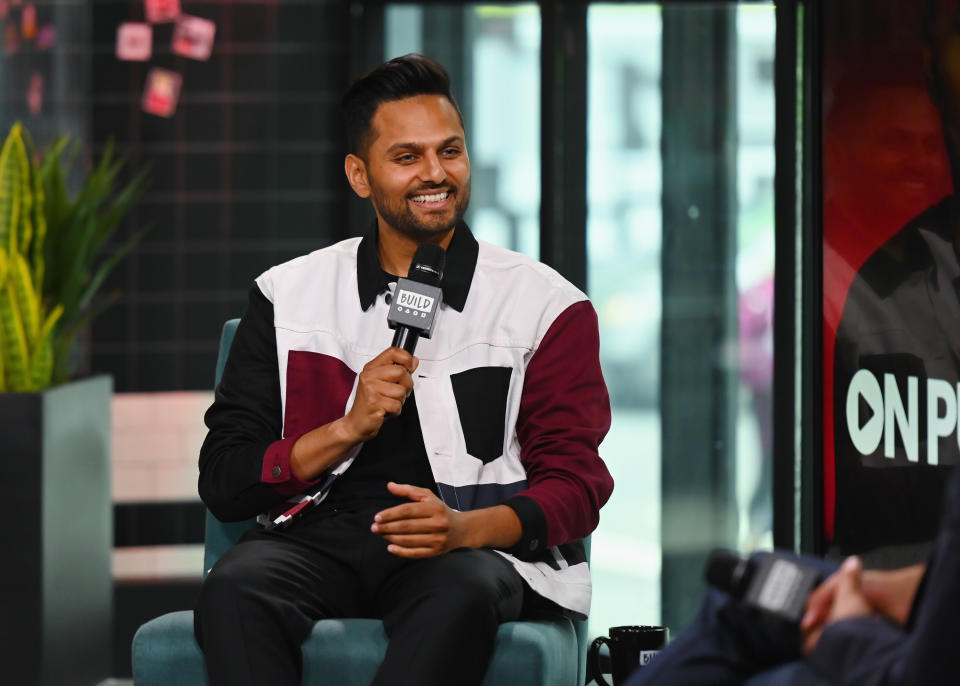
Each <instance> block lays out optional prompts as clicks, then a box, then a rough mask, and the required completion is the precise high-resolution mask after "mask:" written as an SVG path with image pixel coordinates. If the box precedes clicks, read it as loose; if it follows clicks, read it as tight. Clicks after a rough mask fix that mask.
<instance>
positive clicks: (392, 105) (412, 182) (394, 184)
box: [347, 95, 470, 242]
mask: <svg viewBox="0 0 960 686" xmlns="http://www.w3.org/2000/svg"><path fill="white" fill-rule="evenodd" d="M372 127H373V142H372V143H371V144H370V147H369V149H368V150H367V154H366V160H364V161H363V163H362V167H363V169H362V170H361V172H360V173H361V176H362V178H360V177H355V176H353V175H352V174H351V171H350V166H349V157H348V168H347V176H348V178H349V179H350V182H351V185H352V186H353V188H354V190H355V191H356V192H357V194H358V195H360V197H369V198H370V200H371V202H372V203H373V207H374V210H376V213H377V218H378V220H379V224H380V228H381V230H388V231H389V230H392V231H395V232H397V233H399V234H402V235H404V236H406V237H408V238H411V239H413V240H415V241H417V242H421V241H425V240H435V239H436V238H437V237H442V236H443V235H445V234H446V233H448V232H449V231H450V230H451V229H452V228H453V227H454V226H455V225H456V223H457V222H459V221H460V220H461V219H462V218H463V215H464V213H465V212H466V211H467V204H468V203H469V201H470V159H469V157H468V156H467V146H466V140H465V137H464V132H463V126H462V125H461V123H460V117H459V115H458V114H457V111H456V109H455V108H454V107H453V104H452V103H451V102H450V101H449V100H447V98H445V97H443V96H441V95H418V96H415V97H412V98H405V99H403V100H396V101H393V102H387V103H383V104H382V105H380V107H379V108H378V109H377V112H376V114H374V116H373V121H372ZM355 181H359V183H358V182H355Z"/></svg>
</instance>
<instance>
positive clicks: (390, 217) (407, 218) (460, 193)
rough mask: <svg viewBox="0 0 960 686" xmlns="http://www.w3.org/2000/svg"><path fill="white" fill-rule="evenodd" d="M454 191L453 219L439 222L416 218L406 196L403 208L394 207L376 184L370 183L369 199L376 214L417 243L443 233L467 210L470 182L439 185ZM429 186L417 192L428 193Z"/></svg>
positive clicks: (458, 221) (458, 220)
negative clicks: (457, 184) (458, 184)
mask: <svg viewBox="0 0 960 686" xmlns="http://www.w3.org/2000/svg"><path fill="white" fill-rule="evenodd" d="M440 188H448V189H450V190H452V191H454V198H456V205H455V206H454V212H453V219H452V220H451V221H449V222H442V223H439V224H435V223H426V222H424V221H422V220H420V219H418V218H417V216H416V215H415V214H414V213H413V210H412V209H411V207H410V206H409V205H408V204H407V198H406V197H405V198H404V199H403V208H402V209H401V208H394V207H391V206H390V203H389V202H388V201H387V200H386V199H385V198H384V196H383V195H381V193H380V189H379V188H378V187H377V186H376V184H370V190H371V194H370V199H371V201H372V202H373V206H374V207H375V208H376V210H377V214H379V215H380V217H381V218H382V219H383V220H384V221H385V222H386V223H387V224H389V225H390V226H392V227H393V228H394V229H396V230H397V231H399V232H400V233H402V234H403V235H404V236H407V237H408V238H412V239H413V240H415V241H417V242H418V243H422V242H423V241H427V240H430V239H431V238H434V237H435V236H439V235H443V234H445V233H447V232H448V231H450V229H452V228H453V227H455V226H456V225H457V224H459V223H460V220H462V219H463V215H464V214H466V212H467V206H468V205H469V204H470V182H469V181H467V183H466V184H465V185H463V186H440ZM431 190H435V189H430V188H424V189H421V190H419V191H418V193H429V192H430V191H431Z"/></svg>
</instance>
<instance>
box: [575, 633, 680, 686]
mask: <svg viewBox="0 0 960 686" xmlns="http://www.w3.org/2000/svg"><path fill="white" fill-rule="evenodd" d="M669 637H670V631H669V629H667V627H665V626H612V627H610V637H609V638H607V637H606V636H599V637H597V638H595V639H594V641H593V643H591V644H590V650H589V652H588V654H587V677H588V678H589V679H593V680H594V681H595V682H597V683H598V684H600V685H601V686H609V684H607V682H606V681H605V680H604V678H603V674H602V673H601V672H602V670H601V669H600V646H601V645H603V644H604V643H606V644H607V647H608V648H609V649H610V668H611V669H610V671H611V673H612V675H613V686H621V684H625V683H626V682H627V679H629V678H630V675H631V674H633V672H634V670H636V669H637V668H639V667H643V666H644V665H646V664H647V663H648V662H650V660H652V659H653V658H654V656H656V654H657V653H659V652H660V651H661V650H662V649H663V648H664V646H666V645H667V641H668V640H669Z"/></svg>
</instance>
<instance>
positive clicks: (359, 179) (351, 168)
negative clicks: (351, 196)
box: [343, 153, 370, 198]
mask: <svg viewBox="0 0 960 686" xmlns="http://www.w3.org/2000/svg"><path fill="white" fill-rule="evenodd" d="M343 171H344V172H346V174H347V181H349V182H350V187H351V188H352V189H353V192H354V193H356V194H357V195H359V196H360V197H361V198H369V197H370V183H369V182H368V181H367V165H366V164H364V162H363V160H361V159H360V158H359V157H357V156H356V155H354V154H353V153H350V154H349V155H347V158H346V159H345V160H344V161H343Z"/></svg>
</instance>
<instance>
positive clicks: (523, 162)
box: [385, 3, 540, 258]
mask: <svg viewBox="0 0 960 686" xmlns="http://www.w3.org/2000/svg"><path fill="white" fill-rule="evenodd" d="M385 23H386V29H385V33H386V35H385V40H386V46H385V50H386V54H385V58H387V59H389V58H391V57H396V56H397V55H404V54H406V53H409V52H423V53H426V54H428V55H431V56H432V57H435V58H437V59H439V60H440V61H441V62H443V63H444V65H446V66H447V68H448V69H450V71H451V76H452V77H453V83H454V89H455V95H456V96H457V99H458V101H459V104H460V107H461V109H462V111H463V116H464V120H465V123H466V126H467V144H468V150H469V153H470V164H471V172H472V179H473V181H472V195H471V199H470V209H469V211H468V213H467V217H466V219H467V223H468V224H470V228H471V230H472V231H473V232H474V234H475V235H476V236H477V238H481V239H483V240H487V241H490V242H491V243H495V244H497V245H500V246H503V247H505V248H510V249H511V250H517V251H519V252H522V253H525V254H527V255H530V256H531V257H534V258H538V257H539V254H540V10H539V7H538V6H537V5H536V3H524V4H511V5H485V4H478V5H469V6H461V5H434V4H431V5H430V9H429V12H426V11H425V10H424V8H423V6H422V5H421V4H399V3H397V4H391V5H388V6H387V9H386V17H385ZM440 27H443V29H444V30H437V29H438V28H440Z"/></svg>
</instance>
